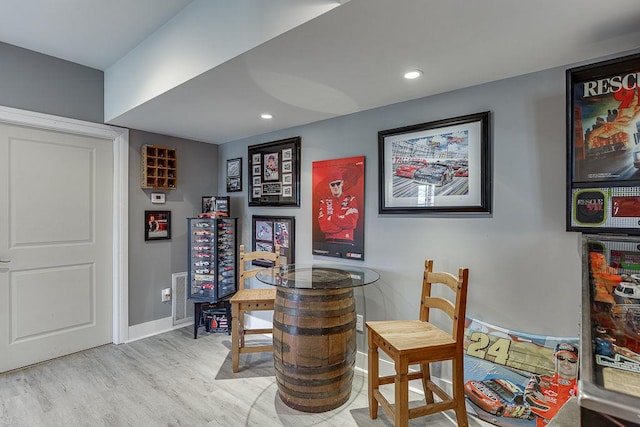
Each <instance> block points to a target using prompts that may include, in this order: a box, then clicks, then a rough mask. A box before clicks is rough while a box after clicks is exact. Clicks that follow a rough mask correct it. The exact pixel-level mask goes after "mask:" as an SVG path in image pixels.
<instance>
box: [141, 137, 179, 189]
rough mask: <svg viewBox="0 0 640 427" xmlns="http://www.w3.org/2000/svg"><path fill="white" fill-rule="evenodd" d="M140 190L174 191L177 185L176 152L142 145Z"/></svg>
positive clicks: (170, 149) (157, 146) (171, 149)
mask: <svg viewBox="0 0 640 427" xmlns="http://www.w3.org/2000/svg"><path fill="white" fill-rule="evenodd" d="M141 155H142V162H141V168H142V181H141V182H142V188H153V189H156V190H175V189H176V187H177V185H178V159H177V156H176V150H175V149H173V148H169V147H161V146H159V145H149V144H147V145H143V146H142V149H141Z"/></svg>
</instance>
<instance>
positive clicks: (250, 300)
mask: <svg viewBox="0 0 640 427" xmlns="http://www.w3.org/2000/svg"><path fill="white" fill-rule="evenodd" d="M256 259H262V260H264V259H266V260H269V261H272V262H273V264H274V266H276V267H279V266H280V246H278V245H276V247H275V252H274V253H271V252H266V251H255V252H245V249H244V245H240V264H239V267H240V268H239V272H240V274H239V282H238V292H236V293H235V294H234V295H233V296H232V297H231V298H230V299H229V302H230V303H231V319H232V321H231V363H232V369H233V372H238V371H239V370H240V354H243V353H262V352H271V353H273V342H272V343H271V344H259V343H256V342H255V340H254V341H253V342H248V341H247V340H245V337H246V336H247V335H263V334H272V333H273V328H272V327H270V328H249V327H248V326H247V325H246V322H245V320H246V319H245V314H246V313H247V312H251V311H273V309H274V306H275V300H276V288H256V289H247V288H245V282H246V280H247V279H250V278H251V277H254V276H255V275H256V274H257V273H258V272H259V271H260V270H263V269H264V267H257V268H250V269H247V268H246V265H245V264H246V263H250V262H251V261H253V260H256Z"/></svg>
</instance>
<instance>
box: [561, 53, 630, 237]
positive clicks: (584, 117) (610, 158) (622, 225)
mask: <svg viewBox="0 0 640 427" xmlns="http://www.w3.org/2000/svg"><path fill="white" fill-rule="evenodd" d="M566 77H567V84H566V90H567V198H566V199H567V220H566V223H567V231H581V232H586V233H616V234H620V233H622V234H634V235H638V234H640V102H639V98H640V54H636V55H630V56H625V57H622V58H617V59H612V60H608V61H603V62H598V63H595V64H589V65H584V66H580V67H575V68H571V69H569V70H567V72H566Z"/></svg>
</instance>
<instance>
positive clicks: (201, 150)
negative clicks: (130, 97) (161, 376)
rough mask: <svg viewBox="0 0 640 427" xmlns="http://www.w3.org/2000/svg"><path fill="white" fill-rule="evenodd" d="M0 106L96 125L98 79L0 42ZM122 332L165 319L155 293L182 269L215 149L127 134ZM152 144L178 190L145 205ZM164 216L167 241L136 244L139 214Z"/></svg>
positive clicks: (210, 180)
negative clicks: (189, 226)
mask: <svg viewBox="0 0 640 427" xmlns="http://www.w3.org/2000/svg"><path fill="white" fill-rule="evenodd" d="M0 105H4V106H7V107H13V108H20V109H23V110H29V111H36V112H41V113H46V114H52V115H57V116H62V117H70V118H74V119H78V120H84V121H89V122H94V123H103V109H104V97H103V73H102V71H99V70H95V69H92V68H88V67H84V66H82V65H78V64H74V63H71V62H68V61H64V60H61V59H58V58H54V57H51V56H47V55H42V54H40V53H37V52H33V51H30V50H26V49H22V48H19V47H16V46H12V45H9V44H6V43H1V42H0ZM129 142H130V158H129V167H130V170H129V175H130V176H129V202H128V203H129V308H130V313H129V325H130V326H133V325H137V324H139V323H144V322H148V321H153V320H158V319H162V318H165V317H169V316H171V305H170V304H169V303H162V302H161V298H160V290H161V289H163V288H167V287H170V286H171V274H172V273H175V272H181V271H185V269H186V244H187V243H186V237H185V229H186V220H185V218H186V217H188V216H193V215H195V214H197V213H199V211H200V204H201V196H203V195H215V194H216V189H217V187H218V181H217V179H218V178H217V176H218V173H217V169H216V168H217V165H218V147H217V146H215V145H210V144H204V143H201V142H194V141H189V140H184V139H180V138H172V137H168V136H164V135H156V134H152V133H147V132H141V131H136V130H131V132H130V134H129ZM143 144H157V145H165V146H170V147H174V148H176V149H177V151H178V154H177V155H178V189H177V190H173V191H166V192H165V193H166V200H167V202H166V204H165V205H152V204H151V201H150V193H151V191H150V190H143V189H141V188H140V147H141V146H142V145H143ZM148 209H160V210H170V211H171V212H172V225H173V229H172V239H171V240H167V241H152V242H145V241H144V224H143V221H144V211H145V210H148Z"/></svg>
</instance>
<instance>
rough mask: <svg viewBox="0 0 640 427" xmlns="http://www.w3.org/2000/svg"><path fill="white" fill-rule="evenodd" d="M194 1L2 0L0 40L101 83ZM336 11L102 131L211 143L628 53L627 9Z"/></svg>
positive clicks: (408, 0)
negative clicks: (94, 75)
mask: <svg viewBox="0 0 640 427" xmlns="http://www.w3.org/2000/svg"><path fill="white" fill-rule="evenodd" d="M200 1H214V0H193V1H189V0H135V1H131V0H56V1H51V0H5V1H3V12H2V14H0V41H3V42H6V43H9V44H13V45H17V46H20V47H23V48H27V49H31V50H35V51H37V52H41V53H45V54H48V55H52V56H56V57H58V58H62V59H65V60H69V61H72V62H76V63H79V64H82V65H86V66H89V67H93V68H97V69H100V70H105V72H107V73H108V72H109V70H110V67H113V66H114V64H117V62H118V60H119V59H121V58H122V57H124V56H125V55H127V54H130V55H131V54H134V53H135V51H134V52H132V50H133V49H134V48H136V47H137V46H138V45H140V44H141V43H142V42H143V41H144V40H145V39H147V37H149V36H150V35H152V34H153V33H154V31H156V30H158V29H161V30H162V29H163V28H164V29H166V28H168V27H169V26H171V25H172V22H173V21H172V18H173V17H175V16H176V15H179V14H181V13H184V12H185V10H187V9H188V8H190V7H193V5H194V4H195V3H197V2H200ZM215 1H218V2H219V3H220V4H221V5H222V4H223V3H224V2H225V1H232V0H215ZM233 1H244V2H246V3H247V4H249V3H250V2H251V1H260V0H233ZM262 1H263V0H262ZM307 1H308V2H311V0H307ZM319 1H320V0H316V2H319ZM324 2H325V3H327V1H326V0H325V1H324ZM335 3H336V4H337V5H338V6H337V7H332V8H330V10H328V11H326V12H323V13H322V14H320V15H318V16H316V17H315V18H313V19H310V20H308V21H307V22H305V23H303V24H302V25H298V26H295V27H294V28H292V29H289V30H287V31H285V32H283V33H282V34H280V35H276V36H274V37H272V38H270V39H269V40H265V41H264V42H262V43H260V44H257V45H256V46H255V47H253V48H251V49H249V50H247V51H245V52H244V53H239V54H238V55H236V56H234V57H233V58H230V59H228V60H225V61H224V62H222V63H220V64H219V65H217V66H215V67H211V68H210V69H208V70H205V71H204V72H201V73H199V74H198V75H196V76H194V77H192V78H190V79H188V80H185V81H184V82H181V83H179V84H176V85H174V86H172V88H170V89H168V90H166V91H164V92H163V93H160V94H158V95H155V96H154V97H151V98H149V99H146V100H144V102H141V103H139V104H138V105H135V106H133V107H132V108H130V109H128V110H127V111H124V112H122V113H121V114H118V115H117V116H115V117H112V118H107V122H108V123H110V124H114V125H119V126H125V127H129V128H134V129H140V130H145V131H149V132H156V133H160V134H165V135H172V136H178V137H183V138H188V139H194V140H199V141H204V142H210V143H215V144H219V143H226V142H229V141H234V140H237V139H241V138H245V137H249V136H254V135H258V134H262V133H266V132H271V131H276V130H280V129H286V128H289V127H293V126H298V125H302V124H307V123H312V122H315V121H319V120H325V119H329V118H332V117H336V116H341V115H346V114H351V113H355V112H358V111H363V110H368V109H371V108H376V107H380V106H383V105H388V104H393V103H398V102H403V101H407V100H411V99H416V98H421V97H424V96H429V95H434V94H438V93H443V92H447V91H452V90H456V89H460V88H464V87H469V86H473V85H478V84H482V83H487V82H491V81H494V80H499V79H503V78H508V77H512V76H517V75H521V74H527V73H531V72H535V71H540V70H543V69H548V68H554V67H559V66H565V65H568V64H574V63H579V62H582V61H589V60H593V59H594V58H599V57H603V56H607V55H612V54H613V55H615V54H617V53H621V52H629V51H635V50H637V49H639V48H640V25H639V24H640V2H638V1H637V0H610V1H608V2H606V7H604V6H605V5H604V3H602V2H600V1H599V2H595V1H585V0H563V1H557V0H537V1H535V2H533V1H526V0H483V1H473V2H469V1H468V0H448V1H435V0H432V1H430V0H394V1H390V0H351V1H338V0H336V1H335ZM223 9H224V7H222V6H221V9H220V10H221V11H222V10H223ZM114 28H117V30H116V31H114ZM247 31H249V30H247ZM220 37H223V38H224V37H225V34H220ZM229 43H233V40H229ZM177 65H178V64H176V66H177ZM410 68H418V69H421V70H423V71H424V76H423V77H422V78H421V79H417V80H411V81H408V80H405V79H404V78H403V77H402V75H403V73H404V72H405V71H406V70H408V69H410ZM266 111H268V112H270V113H272V114H273V115H274V118H273V119H271V120H269V121H265V120H262V119H260V117H259V116H260V113H262V112H266Z"/></svg>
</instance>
